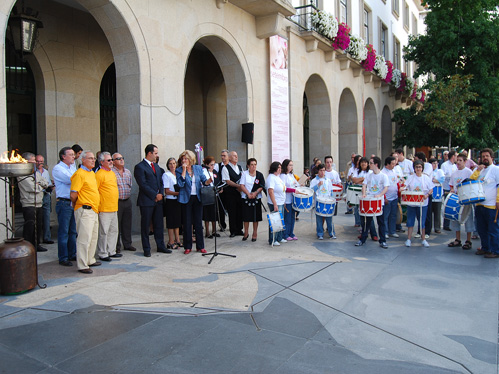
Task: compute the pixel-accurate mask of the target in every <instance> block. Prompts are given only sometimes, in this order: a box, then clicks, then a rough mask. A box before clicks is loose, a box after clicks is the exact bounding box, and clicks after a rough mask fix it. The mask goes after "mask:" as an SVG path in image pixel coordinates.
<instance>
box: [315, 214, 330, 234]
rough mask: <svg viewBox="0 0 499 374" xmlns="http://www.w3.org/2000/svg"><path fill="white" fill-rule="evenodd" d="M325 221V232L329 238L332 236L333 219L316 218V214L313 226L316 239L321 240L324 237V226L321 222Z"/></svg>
mask: <svg viewBox="0 0 499 374" xmlns="http://www.w3.org/2000/svg"><path fill="white" fill-rule="evenodd" d="M323 219H324V220H325V221H326V226H327V232H328V234H329V236H330V237H331V236H333V234H334V226H333V217H322V216H318V215H317V214H316V215H315V226H316V230H317V237H318V238H322V237H324V226H323V225H324V224H323V222H322V220H323Z"/></svg>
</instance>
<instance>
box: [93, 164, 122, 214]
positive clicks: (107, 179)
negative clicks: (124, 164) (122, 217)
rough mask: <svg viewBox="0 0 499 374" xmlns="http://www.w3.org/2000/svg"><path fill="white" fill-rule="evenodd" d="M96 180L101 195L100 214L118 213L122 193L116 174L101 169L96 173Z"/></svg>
mask: <svg viewBox="0 0 499 374" xmlns="http://www.w3.org/2000/svg"><path fill="white" fill-rule="evenodd" d="M95 179H97V188H98V189H99V194H100V205H99V212H117V211H118V199H119V196H120V192H119V190H118V180H117V179H116V174H114V171H112V170H109V171H108V170H105V169H102V168H100V169H99V170H98V171H97V173H95Z"/></svg>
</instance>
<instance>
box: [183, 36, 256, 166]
mask: <svg viewBox="0 0 499 374" xmlns="http://www.w3.org/2000/svg"><path fill="white" fill-rule="evenodd" d="M196 49H197V50H201V51H202V50H204V54H205V56H208V58H210V56H212V58H213V59H214V62H213V63H212V64H211V68H209V71H208V74H210V75H211V76H208V77H204V78H203V82H200V81H199V82H198V87H194V90H195V91H196V92H194V93H193V95H194V97H195V98H197V100H198V101H200V102H199V103H198V104H197V108H198V109H197V110H198V111H200V110H201V111H202V112H203V113H198V118H200V119H201V120H202V121H203V122H204V124H203V125H202V126H201V128H200V130H202V135H201V134H199V133H198V134H196V135H195V136H196V139H198V140H200V141H201V142H204V144H203V145H205V146H207V147H208V149H210V152H211V154H213V155H216V154H217V153H214V152H219V151H220V149H222V148H226V147H227V148H228V149H230V150H235V151H236V152H237V153H238V154H239V159H240V161H243V160H244V158H245V157H247V156H248V155H247V152H246V145H245V144H244V143H242V142H241V125H242V124H243V123H245V122H248V119H249V115H248V89H247V78H246V73H245V71H244V69H243V66H242V65H241V62H240V60H239V58H238V56H237V54H236V52H235V50H234V49H233V47H232V46H231V45H230V44H229V43H228V42H227V41H226V40H225V39H224V38H222V37H221V36H218V35H205V36H202V37H200V38H199V39H198V40H197V41H196V43H195V45H194V46H193V48H192V49H191V51H190V53H189V57H188V59H187V61H188V62H187V63H186V72H185V77H186V78H185V81H186V84H187V82H188V80H192V79H191V78H192V77H190V76H189V75H190V74H193V72H192V70H191V69H190V67H191V62H192V60H191V57H193V55H194V54H195V53H196ZM217 69H218V70H219V72H220V73H221V74H218V72H217ZM202 83H205V85H206V86H207V87H201V85H202ZM185 89H186V90H187V89H189V87H188V86H185ZM187 94H188V93H185V94H184V98H185V100H186V101H185V111H186V113H185V125H186V129H185V137H186V139H185V142H186V147H191V146H192V145H191V144H190V143H189V144H187V143H188V142H191V143H192V141H190V139H193V135H192V134H193V132H194V131H193V129H190V128H187V126H189V125H191V126H192V125H194V124H193V123H192V121H191V120H192V118H191V114H192V113H190V111H191V110H192V109H189V105H190V104H189V103H188V102H187V100H188V99H187ZM224 105H225V113H224ZM221 121H225V123H220V122H221ZM196 126H199V125H196ZM208 128H209V129H210V131H208ZM217 132H218V135H216V134H217ZM255 132H256V129H255ZM214 137H216V140H215V138H214ZM208 143H209V144H208ZM217 148H218V149H217ZM205 154H206V153H205Z"/></svg>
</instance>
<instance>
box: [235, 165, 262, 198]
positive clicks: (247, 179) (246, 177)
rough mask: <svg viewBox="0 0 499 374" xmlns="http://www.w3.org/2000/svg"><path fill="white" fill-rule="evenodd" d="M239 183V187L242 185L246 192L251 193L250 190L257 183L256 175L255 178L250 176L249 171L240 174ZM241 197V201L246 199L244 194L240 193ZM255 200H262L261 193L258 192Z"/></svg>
mask: <svg viewBox="0 0 499 374" xmlns="http://www.w3.org/2000/svg"><path fill="white" fill-rule="evenodd" d="M239 183H240V184H241V185H243V186H244V187H246V189H247V190H248V192H250V193H251V190H252V189H253V185H254V184H255V183H257V184H258V182H256V174H255V176H253V177H252V176H251V175H250V173H249V170H245V171H243V172H242V174H241V180H240V181H239ZM241 197H242V198H243V199H246V197H247V196H246V194H245V193H244V192H242V191H241ZM257 198H258V199H261V198H262V193H261V192H260V193H259V194H258V195H257Z"/></svg>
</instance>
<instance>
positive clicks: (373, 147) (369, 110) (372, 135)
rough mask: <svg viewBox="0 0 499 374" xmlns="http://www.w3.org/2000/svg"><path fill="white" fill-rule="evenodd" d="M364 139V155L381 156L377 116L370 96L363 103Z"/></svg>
mask: <svg viewBox="0 0 499 374" xmlns="http://www.w3.org/2000/svg"><path fill="white" fill-rule="evenodd" d="M364 139H365V146H366V156H368V157H370V156H371V154H375V155H376V156H379V157H381V156H382V155H381V154H380V151H381V149H380V147H379V141H378V139H379V136H378V117H377V115H376V107H375V106H374V102H373V100H372V99H371V98H368V99H367V100H366V102H365V105H364Z"/></svg>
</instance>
